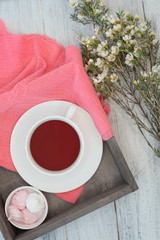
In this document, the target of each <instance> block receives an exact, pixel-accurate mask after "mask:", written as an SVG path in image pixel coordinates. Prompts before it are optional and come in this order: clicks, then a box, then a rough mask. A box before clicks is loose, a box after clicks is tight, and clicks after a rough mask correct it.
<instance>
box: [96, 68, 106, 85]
mask: <svg viewBox="0 0 160 240" xmlns="http://www.w3.org/2000/svg"><path fill="white" fill-rule="evenodd" d="M107 73H108V70H106V69H105V70H104V71H103V72H102V73H101V74H98V76H97V78H98V80H99V81H100V82H101V81H102V80H103V79H104V78H105V77H106V76H107Z"/></svg>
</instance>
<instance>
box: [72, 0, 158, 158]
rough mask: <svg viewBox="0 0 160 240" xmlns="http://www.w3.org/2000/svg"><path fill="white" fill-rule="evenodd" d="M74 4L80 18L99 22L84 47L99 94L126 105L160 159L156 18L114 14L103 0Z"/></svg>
mask: <svg viewBox="0 0 160 240" xmlns="http://www.w3.org/2000/svg"><path fill="white" fill-rule="evenodd" d="M69 2H70V6H71V7H72V8H73V10H74V13H73V14H72V15H71V17H72V19H73V20H74V21H77V22H79V23H82V24H93V26H94V35H93V36H91V37H83V36H81V35H80V40H81V44H80V46H81V51H82V56H83V61H84V66H85V69H86V72H87V74H88V76H89V78H90V79H91V81H92V83H93V85H94V87H95V89H96V92H97V94H102V95H103V96H104V98H105V99H108V98H111V99H113V100H114V101H115V102H116V103H117V104H118V105H120V106H121V107H122V108H123V109H124V110H125V112H126V113H127V114H128V115H129V116H130V117H131V118H132V119H134V121H135V123H136V124H137V126H138V128H139V130H140V132H141V133H142V134H143V136H144V138H145V140H146V141H147V143H148V145H149V146H150V147H151V148H152V150H153V151H154V153H155V154H156V156H158V157H160V124H159V123H160V61H159V58H158V50H159V41H158V40H157V39H156V36H155V34H154V33H153V32H152V31H151V21H149V20H147V19H145V22H142V21H141V20H140V17H139V16H137V15H135V16H133V15H131V14H130V13H128V12H127V13H125V12H124V11H120V9H118V12H117V13H116V15H109V14H108V12H109V9H108V8H106V6H105V2H104V1H100V0H85V1H84V0H82V1H79V2H77V1H76V0H70V1H69ZM135 106H137V107H135ZM147 132H148V133H149V135H151V136H152V137H153V138H154V139H155V140H156V141H155V143H152V142H153V141H152V140H151V137H150V136H149V135H148V134H146V133H147ZM155 146H156V147H155Z"/></svg>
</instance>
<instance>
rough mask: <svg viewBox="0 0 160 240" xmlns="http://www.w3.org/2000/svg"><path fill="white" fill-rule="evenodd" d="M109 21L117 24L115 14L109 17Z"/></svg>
mask: <svg viewBox="0 0 160 240" xmlns="http://www.w3.org/2000/svg"><path fill="white" fill-rule="evenodd" d="M108 21H109V22H110V23H112V24H115V23H116V21H117V19H116V18H115V17H114V16H113V15H110V17H109V18H108Z"/></svg>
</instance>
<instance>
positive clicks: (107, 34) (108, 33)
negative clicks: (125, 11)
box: [106, 29, 113, 37]
mask: <svg viewBox="0 0 160 240" xmlns="http://www.w3.org/2000/svg"><path fill="white" fill-rule="evenodd" d="M112 34H113V31H112V29H109V30H108V31H107V32H106V37H110V36H111V35H112Z"/></svg>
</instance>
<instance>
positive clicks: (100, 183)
mask: <svg viewBox="0 0 160 240" xmlns="http://www.w3.org/2000/svg"><path fill="white" fill-rule="evenodd" d="M24 185H28V184H27V183H26V182H25V181H24V180H23V179H22V178H21V177H20V176H19V174H18V173H15V172H11V171H9V170H6V169H4V168H2V167H0V230H1V232H2V234H3V237H4V238H5V239H6V240H13V239H14V240H33V239H35V238H37V237H39V236H41V235H43V234H46V233H48V232H50V231H52V230H54V229H56V228H58V227H60V226H62V225H64V224H66V223H69V222H71V221H73V220H74V219H77V218H79V217H81V216H83V215H85V214H87V213H89V212H91V211H94V210H95V209H97V208H100V207H102V206H104V205H106V204H108V203H110V202H112V201H114V200H116V199H118V198H120V197H122V196H124V195H126V194H128V193H131V192H133V191H135V190H137V189H138V186H137V184H136V182H135V180H134V178H133V176H132V174H131V172H130V170H129V168H128V166H127V163H126V161H125V159H124V157H123V155H122V153H121V151H120V149H119V147H118V144H117V142H116V140H115V138H114V137H112V138H111V139H109V140H108V141H106V142H104V151H103V157H102V161H101V163H100V166H99V168H98V170H97V171H96V173H95V174H94V175H93V177H92V178H91V179H90V180H89V181H88V182H87V183H86V184H85V187H84V190H83V193H82V194H81V196H80V197H79V199H78V201H77V202H76V203H75V204H70V203H68V202H65V201H63V200H61V199H60V198H58V197H56V196H55V195H54V194H51V193H44V194H45V196H46V198H47V200H48V205H49V212H48V216H47V218H46V220H45V221H44V222H43V223H42V224H41V225H40V226H38V227H37V228H34V229H31V230H20V229H17V228H15V227H14V226H12V225H11V224H10V223H9V221H8V220H7V218H6V216H5V212H4V203H5V200H6V198H7V196H8V195H9V193H10V192H11V191H12V190H14V189H15V188H17V187H19V186H24Z"/></svg>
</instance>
